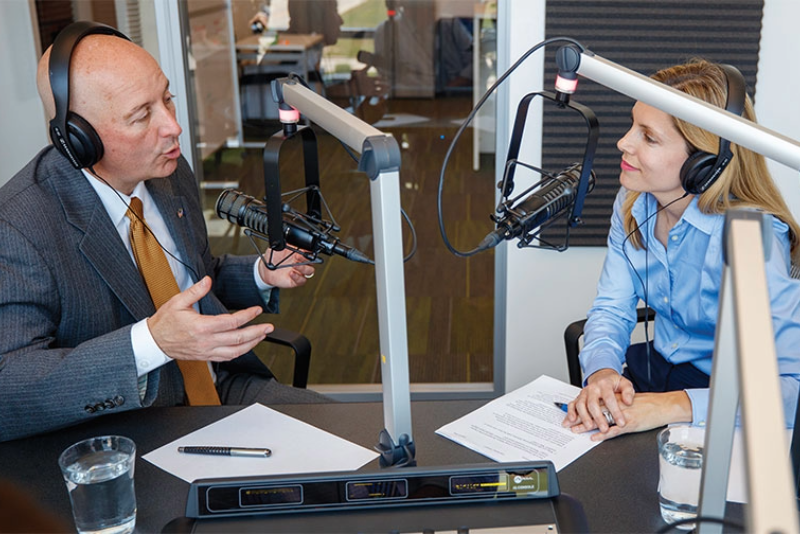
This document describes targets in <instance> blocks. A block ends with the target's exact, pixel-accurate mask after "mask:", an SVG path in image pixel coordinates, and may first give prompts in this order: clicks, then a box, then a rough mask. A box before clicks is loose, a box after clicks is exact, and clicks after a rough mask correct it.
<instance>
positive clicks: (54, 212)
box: [0, 147, 278, 441]
mask: <svg viewBox="0 0 800 534" xmlns="http://www.w3.org/2000/svg"><path fill="white" fill-rule="evenodd" d="M147 188H148V190H149V191H150V193H151V195H152V197H153V199H154V200H155V202H156V204H157V205H158V208H159V210H160V211H161V213H162V215H163V217H164V220H165V222H166V224H167V226H168V228H169V230H170V233H171V235H172V237H173V238H174V240H175V243H176V246H177V248H178V252H179V253H180V255H181V257H182V258H183V260H184V262H185V263H186V264H188V266H189V267H190V270H191V271H193V274H192V277H193V278H196V279H199V278H202V277H203V276H204V275H209V276H211V278H212V280H213V286H212V291H211V292H210V293H209V294H208V295H207V296H206V297H204V298H203V299H202V300H201V301H200V310H201V313H203V314H206V315H215V314H221V313H227V312H228V309H241V308H245V307H248V306H254V305H259V306H263V307H264V308H265V311H267V312H269V313H275V312H277V311H278V310H277V305H278V302H277V298H278V296H277V293H278V292H277V291H272V292H271V295H270V302H268V303H265V302H264V301H263V300H262V297H261V294H260V293H259V291H258V289H257V287H256V285H255V281H254V280H253V263H254V261H255V256H223V257H220V258H214V257H212V256H211V254H210V251H209V244H208V238H207V233H206V226H205V221H204V219H203V213H202V207H201V204H200V198H199V194H198V188H197V183H196V181H195V178H194V175H193V174H192V172H191V170H190V169H189V166H188V164H187V163H186V161H185V160H184V159H183V158H181V159H180V161H179V165H178V168H177V170H176V171H175V173H174V174H173V175H172V176H170V177H168V178H163V179H152V180H148V181H147ZM154 312H155V309H154V307H153V303H152V301H151V300H150V298H149V296H148V293H147V288H146V287H145V285H144V282H143V280H142V278H141V276H140V274H139V271H138V270H137V268H136V265H135V264H134V263H133V262H132V261H131V258H130V255H129V254H128V252H127V250H126V249H125V246H124V244H123V243H122V241H121V240H120V238H119V235H118V233H117V231H116V229H115V228H114V226H113V224H112V222H111V219H110V218H109V217H108V214H107V212H106V211H105V208H104V207H103V205H102V203H101V202H100V199H99V198H98V197H97V194H96V193H95V192H94V190H93V189H92V187H91V185H90V184H89V183H88V182H87V180H86V177H85V176H84V175H83V173H81V172H80V171H78V170H75V169H74V168H73V167H72V166H71V165H70V164H69V163H68V162H67V160H66V159H65V158H64V157H63V156H61V155H60V154H58V153H57V152H56V151H55V150H54V149H53V148H52V147H48V148H45V149H44V150H42V152H40V153H39V154H38V155H37V156H36V157H35V158H34V159H33V160H32V161H31V162H30V163H29V164H28V165H27V166H25V168H23V169H22V170H21V171H20V172H19V173H17V175H15V176H14V177H13V178H12V179H11V180H10V181H9V182H8V183H7V184H6V185H4V186H3V187H2V188H0V358H2V362H0V399H2V400H0V441H6V440H10V439H15V438H18V437H22V436H26V435H30V434H35V433H38V432H43V431H46V430H51V429H55V428H59V427H63V426H65V425H69V424H74V423H78V422H81V421H85V420H88V419H91V418H93V417H97V416H99V415H101V414H104V413H109V412H118V411H124V410H131V409H136V408H142V407H146V406H152V405H175V404H181V403H183V380H182V378H181V374H180V371H179V370H178V368H177V365H176V364H175V363H174V362H170V363H168V364H167V365H165V366H163V367H161V368H160V369H159V370H156V371H153V372H151V373H150V374H149V375H148V388H147V393H146V395H145V398H144V399H143V400H140V399H139V394H138V392H137V376H136V364H135V362H134V357H133V349H132V346H131V337H130V328H131V325H133V324H134V323H135V322H137V321H139V320H141V319H143V318H146V317H148V316H150V315H152V314H153V313H154ZM216 370H217V372H218V376H219V378H220V379H224V378H225V376H227V374H228V373H234V372H243V371H244V372H255V373H258V374H262V375H265V376H271V373H270V371H269V370H268V369H267V368H266V366H264V365H263V364H262V363H261V362H260V360H258V358H257V357H256V356H255V355H254V354H252V353H248V354H245V355H244V356H241V357H240V358H237V359H236V360H234V361H233V362H229V363H228V364H224V365H220V366H218V368H217V369H216Z"/></svg>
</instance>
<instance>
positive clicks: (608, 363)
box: [583, 352, 622, 386]
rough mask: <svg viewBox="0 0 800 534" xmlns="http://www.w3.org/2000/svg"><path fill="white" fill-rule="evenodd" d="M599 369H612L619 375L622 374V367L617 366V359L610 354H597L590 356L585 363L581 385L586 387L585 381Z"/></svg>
mask: <svg viewBox="0 0 800 534" xmlns="http://www.w3.org/2000/svg"><path fill="white" fill-rule="evenodd" d="M601 369H613V370H614V371H616V372H617V373H619V374H622V367H621V366H620V364H619V358H617V357H616V356H614V355H613V354H612V353H610V352H598V353H595V354H592V355H591V356H590V357H589V358H588V359H587V361H586V364H585V367H584V368H583V385H584V386H585V385H586V380H588V378H589V377H590V376H592V375H593V374H594V373H596V372H597V371H599V370H601Z"/></svg>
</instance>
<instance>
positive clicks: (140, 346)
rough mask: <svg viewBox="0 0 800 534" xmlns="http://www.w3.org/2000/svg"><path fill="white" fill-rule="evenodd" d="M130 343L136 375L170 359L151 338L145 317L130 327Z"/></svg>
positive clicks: (145, 372)
mask: <svg viewBox="0 0 800 534" xmlns="http://www.w3.org/2000/svg"><path fill="white" fill-rule="evenodd" d="M131 344H132V345H133V358H134V360H135V361H136V374H137V376H143V375H146V374H147V373H149V372H150V371H153V370H155V369H158V368H159V367H161V366H162V365H164V364H165V363H167V362H169V361H170V360H171V359H172V358H170V357H169V356H167V355H166V354H165V353H164V351H162V350H161V349H160V348H159V346H158V344H157V343H156V341H155V340H154V339H153V335H152V334H151V333H150V328H149V327H148V326H147V319H142V320H141V321H139V322H138V323H136V324H134V325H133V326H132V327H131Z"/></svg>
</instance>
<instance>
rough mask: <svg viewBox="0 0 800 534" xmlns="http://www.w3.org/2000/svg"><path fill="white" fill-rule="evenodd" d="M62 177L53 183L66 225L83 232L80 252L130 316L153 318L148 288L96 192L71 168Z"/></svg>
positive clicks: (80, 174) (81, 174)
mask: <svg viewBox="0 0 800 534" xmlns="http://www.w3.org/2000/svg"><path fill="white" fill-rule="evenodd" d="M60 159H63V161H64V163H65V165H66V166H69V163H68V162H67V161H66V159H64V158H60ZM60 174H61V176H59V177H58V179H56V180H53V181H52V183H53V187H54V188H55V189H56V192H57V195H58V198H59V199H60V200H61V204H62V206H63V208H64V214H65V216H66V220H67V222H68V223H69V224H71V225H72V226H74V227H75V228H77V229H78V230H80V231H82V232H83V237H82V238H80V239H79V240H78V243H77V245H78V248H79V249H80V251H81V252H82V253H83V255H84V257H85V258H86V259H87V261H88V262H89V263H90V264H91V265H92V266H93V267H94V269H95V270H96V271H97V273H98V274H99V275H100V277H101V278H102V279H103V281H104V282H105V283H106V285H107V286H108V287H109V288H110V289H111V291H112V292H113V293H114V294H115V295H116V296H117V298H118V299H119V300H120V301H121V302H122V304H123V305H124V306H125V307H126V308H127V309H128V311H129V312H130V313H131V315H133V316H134V317H135V318H136V319H137V320H139V319H143V318H144V317H148V316H149V315H152V314H153V312H154V311H155V308H154V307H153V303H152V301H151V300H150V297H149V294H148V293H147V287H146V286H145V285H144V282H143V280H142V277H141V275H140V274H139V270H138V269H137V268H136V265H135V264H134V263H133V261H132V260H131V257H130V255H129V254H128V251H127V250H126V249H125V245H124V244H123V243H122V241H121V240H120V238H119V234H118V233H117V230H116V228H115V227H114V225H113V224H112V222H111V219H110V218H109V217H108V213H107V212H106V210H105V208H104V207H103V204H102V202H100V199H99V198H98V197H97V194H96V193H95V192H94V189H92V186H91V185H89V183H88V182H87V179H86V177H85V176H84V175H83V173H82V172H80V171H76V170H75V169H72V168H71V167H69V168H68V169H67V168H65V169H64V172H63V173H60Z"/></svg>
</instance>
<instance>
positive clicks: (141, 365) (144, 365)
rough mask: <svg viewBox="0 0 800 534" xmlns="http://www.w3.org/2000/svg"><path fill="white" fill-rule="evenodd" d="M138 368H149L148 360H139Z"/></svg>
mask: <svg viewBox="0 0 800 534" xmlns="http://www.w3.org/2000/svg"><path fill="white" fill-rule="evenodd" d="M139 368H140V369H150V360H142V361H140V362H139Z"/></svg>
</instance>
